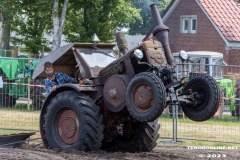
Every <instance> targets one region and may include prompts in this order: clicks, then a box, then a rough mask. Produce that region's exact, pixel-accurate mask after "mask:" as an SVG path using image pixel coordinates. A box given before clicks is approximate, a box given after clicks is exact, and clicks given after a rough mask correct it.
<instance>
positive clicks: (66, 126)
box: [58, 110, 79, 144]
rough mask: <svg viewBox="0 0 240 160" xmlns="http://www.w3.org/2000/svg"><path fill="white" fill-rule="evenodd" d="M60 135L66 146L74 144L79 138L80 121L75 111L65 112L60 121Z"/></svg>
mask: <svg viewBox="0 0 240 160" xmlns="http://www.w3.org/2000/svg"><path fill="white" fill-rule="evenodd" d="M58 133H59V136H60V138H61V140H62V141H63V142H64V143H66V144H73V143H75V142H76V141H77V138H78V136H79V120H78V117H77V114H76V113H75V112H74V111H73V110H65V111H63V112H62V113H61V114H60V117H59V120H58Z"/></svg>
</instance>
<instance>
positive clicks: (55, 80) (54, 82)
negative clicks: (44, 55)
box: [44, 62, 78, 93]
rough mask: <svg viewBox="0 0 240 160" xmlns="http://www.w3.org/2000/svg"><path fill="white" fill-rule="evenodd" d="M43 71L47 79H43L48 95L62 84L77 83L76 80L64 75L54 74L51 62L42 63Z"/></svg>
mask: <svg viewBox="0 0 240 160" xmlns="http://www.w3.org/2000/svg"><path fill="white" fill-rule="evenodd" d="M44 71H45V73H46V74H47V78H46V79H45V87H46V90H47V92H48V93H50V92H51V91H55V90H56V88H57V86H60V85H62V84H64V83H74V84H77V83H78V80H77V79H76V78H72V77H69V76H68V75H66V74H64V73H55V72H54V69H53V64H52V63H51V62H46V63H44Z"/></svg>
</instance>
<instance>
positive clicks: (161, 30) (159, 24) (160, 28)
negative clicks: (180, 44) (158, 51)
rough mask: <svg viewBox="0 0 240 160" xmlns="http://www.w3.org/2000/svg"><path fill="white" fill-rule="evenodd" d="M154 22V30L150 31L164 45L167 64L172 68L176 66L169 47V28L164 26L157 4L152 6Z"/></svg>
mask: <svg viewBox="0 0 240 160" xmlns="http://www.w3.org/2000/svg"><path fill="white" fill-rule="evenodd" d="M150 8H151V12H152V17H153V21H154V23H155V26H154V28H153V29H152V30H151V31H150V32H151V33H152V34H153V35H154V36H155V37H156V38H157V39H158V41H160V42H161V43H162V45H163V49H164V53H165V56H166V59H167V62H168V64H169V65H170V66H173V67H174V66H176V64H175V62H174V59H173V55H172V52H171V49H170V46H169V41H168V32H169V28H168V27H167V26H165V25H164V24H163V21H162V18H161V16H160V14H159V11H158V8H157V5H156V4H152V5H150Z"/></svg>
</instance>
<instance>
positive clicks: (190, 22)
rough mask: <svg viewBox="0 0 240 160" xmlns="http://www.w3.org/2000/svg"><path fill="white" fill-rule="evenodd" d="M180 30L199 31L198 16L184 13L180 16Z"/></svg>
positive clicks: (184, 32) (189, 32)
mask: <svg viewBox="0 0 240 160" xmlns="http://www.w3.org/2000/svg"><path fill="white" fill-rule="evenodd" d="M180 22H181V23H180V25H181V26H180V29H181V30H180V32H181V33H182V34H196V33H197V16H196V15H184V16H181V18H180Z"/></svg>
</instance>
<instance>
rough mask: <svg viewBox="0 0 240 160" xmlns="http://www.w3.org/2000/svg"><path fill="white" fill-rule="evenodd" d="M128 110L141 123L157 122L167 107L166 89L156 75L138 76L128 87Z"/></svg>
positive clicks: (142, 74)
mask: <svg viewBox="0 0 240 160" xmlns="http://www.w3.org/2000/svg"><path fill="white" fill-rule="evenodd" d="M126 99H127V109H128V111H129V113H130V115H131V116H132V117H133V118H134V119H136V120H137V121H140V122H151V121H154V120H156V119H157V118H158V117H159V116H160V115H161V114H162V112H163V110H164V108H165V107H166V88H165V87H164V84H163V83H162V81H161V79H160V78H158V77H157V76H156V75H155V74H152V73H148V72H143V73H139V74H137V75H136V76H135V77H133V79H132V80H131V82H130V84H129V85H128V87H127V94H126Z"/></svg>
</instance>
